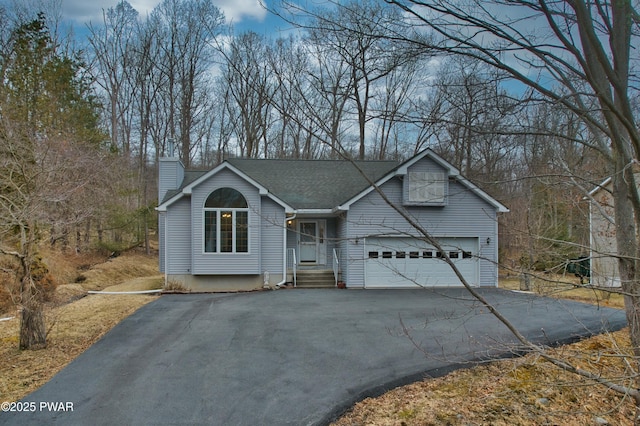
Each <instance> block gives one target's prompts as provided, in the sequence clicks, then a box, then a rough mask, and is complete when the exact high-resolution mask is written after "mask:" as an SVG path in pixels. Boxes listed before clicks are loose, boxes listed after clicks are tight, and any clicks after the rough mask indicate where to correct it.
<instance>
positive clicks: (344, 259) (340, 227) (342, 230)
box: [336, 216, 349, 285]
mask: <svg viewBox="0 0 640 426" xmlns="http://www.w3.org/2000/svg"><path fill="white" fill-rule="evenodd" d="M347 223H348V222H347V221H346V219H345V218H344V217H343V216H340V217H339V218H338V219H337V222H336V230H337V236H338V238H339V239H338V241H337V247H338V249H339V250H340V272H341V273H342V281H345V282H346V283H347V285H349V282H348V281H347V278H348V275H349V262H348V259H349V251H348V250H349V241H348V240H347V239H346V238H345V236H347V235H348V234H349V233H348V230H347V229H348V227H347Z"/></svg>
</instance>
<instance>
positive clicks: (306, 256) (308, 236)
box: [298, 220, 318, 263]
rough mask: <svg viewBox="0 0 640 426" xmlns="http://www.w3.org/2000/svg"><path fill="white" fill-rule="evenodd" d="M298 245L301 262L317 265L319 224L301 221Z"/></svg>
mask: <svg viewBox="0 0 640 426" xmlns="http://www.w3.org/2000/svg"><path fill="white" fill-rule="evenodd" d="M299 224H300V227H299V229H298V244H299V248H300V251H299V254H300V262H304V263H317V262H318V222H317V221H302V220H301V221H299Z"/></svg>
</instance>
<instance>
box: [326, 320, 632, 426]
mask: <svg viewBox="0 0 640 426" xmlns="http://www.w3.org/2000/svg"><path fill="white" fill-rule="evenodd" d="M625 336H626V333H625V331H620V332H617V333H615V334H612V335H609V336H606V335H603V336H597V337H594V338H592V339H588V340H585V341H583V342H580V343H577V344H574V345H569V346H566V347H563V348H560V349H558V350H557V351H556V352H565V353H564V354H560V355H578V356H580V357H582V356H583V355H584V354H585V353H592V352H593V349H594V347H597V348H599V350H600V352H601V353H602V354H605V353H610V352H611V351H613V349H607V348H610V347H611V345H612V343H613V342H612V339H615V340H617V341H620V342H625V341H626V340H625ZM627 345H628V342H627ZM569 352H571V353H569ZM585 364H591V368H592V370H593V371H595V370H598V369H599V370H600V371H601V373H602V374H603V375H606V374H610V375H616V374H619V372H620V371H622V370H623V369H624V366H623V365H621V362H620V359H619V358H618V357H611V358H606V357H601V358H600V360H599V361H598V362H596V361H595V358H594V359H591V360H590V361H587V360H585ZM633 410H634V407H633V403H632V402H631V401H630V399H629V398H622V397H621V396H620V395H618V394H616V393H614V392H612V391H609V390H607V389H606V388H604V387H602V386H600V387H598V386H595V385H593V384H592V383H589V382H588V381H586V380H583V379H580V378H577V377H576V376H575V375H572V374H569V373H564V372H562V371H559V370H558V369H557V368H556V367H554V366H552V365H550V364H549V363H548V362H546V361H543V360H542V359H540V358H537V357H535V356H533V355H528V356H525V357H522V358H515V359H510V360H504V361H498V362H493V363H489V364H485V365H481V366H478V367H474V368H469V369H464V370H457V371H455V372H453V373H450V374H448V375H446V376H444V377H440V378H436V379H426V380H424V381H421V382H417V383H414V384H411V385H408V386H404V387H400V388H397V389H394V390H392V391H390V392H388V393H386V394H384V395H382V396H381V397H379V398H368V399H365V400H364V401H361V402H359V403H357V404H356V405H355V406H354V407H353V408H352V409H351V411H349V412H348V413H346V414H345V415H344V416H343V417H342V418H340V419H339V420H337V421H336V422H335V423H333V425H334V426H347V425H350V426H355V425H371V426H382V425H385V426H386V425H398V426H400V425H461V426H462V425H492V426H494V425H495V426H499V425H504V426H511V425H566V426H583V425H596V424H609V425H631V424H633V422H632V421H631V419H632V418H633ZM598 422H601V423H598ZM605 422H606V423H605Z"/></svg>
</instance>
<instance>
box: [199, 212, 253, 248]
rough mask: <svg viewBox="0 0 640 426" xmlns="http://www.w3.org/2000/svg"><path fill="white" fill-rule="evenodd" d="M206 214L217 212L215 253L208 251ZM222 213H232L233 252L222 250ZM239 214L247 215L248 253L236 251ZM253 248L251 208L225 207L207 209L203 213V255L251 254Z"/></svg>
mask: <svg viewBox="0 0 640 426" xmlns="http://www.w3.org/2000/svg"><path fill="white" fill-rule="evenodd" d="M205 212H215V213H216V250H215V251H207V243H206V242H207V236H206V233H205V229H206V213H205ZM222 212H231V215H232V217H231V226H232V229H233V231H232V237H231V244H232V248H233V250H232V251H224V252H223V251H221V250H220V243H221V240H222V239H221V238H220V223H221V222H220V214H221V213H222ZM237 212H246V213H247V251H236V247H237V246H236V237H237V224H236V213H237ZM250 247H251V233H250V232H249V208H224V207H215V208H213V207H205V208H204V209H203V213H202V253H203V254H207V255H229V254H249V253H250Z"/></svg>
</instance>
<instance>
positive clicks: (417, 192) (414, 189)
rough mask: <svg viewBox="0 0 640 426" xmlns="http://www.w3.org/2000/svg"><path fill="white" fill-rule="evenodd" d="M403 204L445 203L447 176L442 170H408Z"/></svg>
mask: <svg viewBox="0 0 640 426" xmlns="http://www.w3.org/2000/svg"><path fill="white" fill-rule="evenodd" d="M406 182H407V184H408V188H407V199H406V201H405V204H419V205H436V206H438V205H440V206H442V205H445V204H446V196H447V176H446V174H445V173H444V172H409V173H408V177H407V180H406Z"/></svg>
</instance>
